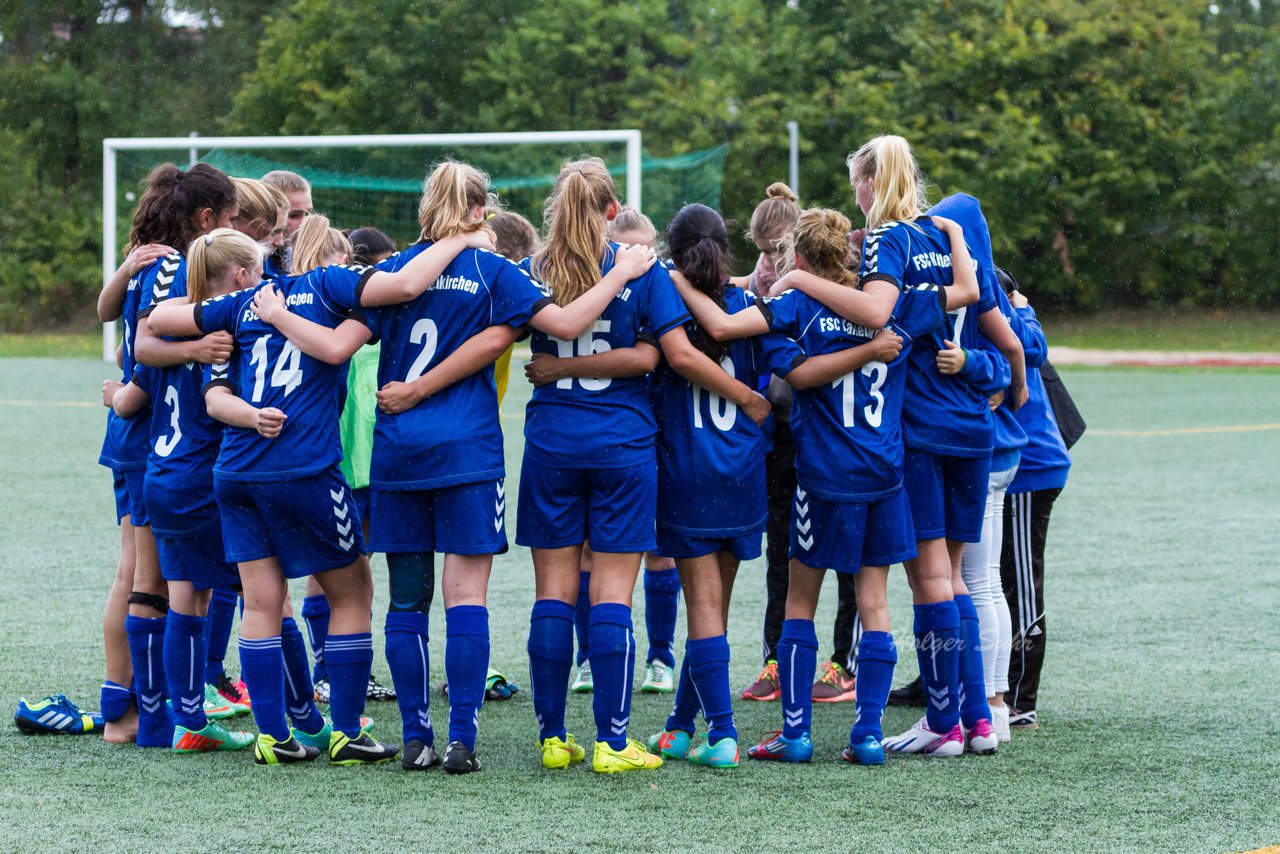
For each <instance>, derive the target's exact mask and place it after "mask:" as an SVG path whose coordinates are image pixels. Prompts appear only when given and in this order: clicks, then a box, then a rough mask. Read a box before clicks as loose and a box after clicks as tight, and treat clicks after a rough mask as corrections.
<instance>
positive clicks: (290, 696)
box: [249, 617, 324, 733]
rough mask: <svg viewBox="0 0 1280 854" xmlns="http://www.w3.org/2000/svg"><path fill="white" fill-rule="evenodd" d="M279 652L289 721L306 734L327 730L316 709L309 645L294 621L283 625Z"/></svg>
mask: <svg viewBox="0 0 1280 854" xmlns="http://www.w3.org/2000/svg"><path fill="white" fill-rule="evenodd" d="M280 652H281V653H282V654H283V655H284V702H285V711H286V712H288V714H289V720H291V721H293V725H294V726H296V727H297V728H298V729H300V730H302V731H303V732H308V733H316V732H319V731H320V730H322V729H324V718H323V717H322V716H321V714H320V710H319V709H318V708H316V695H315V688H314V686H313V685H312V684H311V667H310V662H309V661H308V659H307V645H306V643H305V642H303V640H302V632H301V631H299V629H298V623H297V621H296V620H294V619H293V617H285V618H284V619H283V620H281V621H280ZM249 696H250V697H252V696H253V695H252V694H250V695H249Z"/></svg>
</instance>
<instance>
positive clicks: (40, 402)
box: [0, 398, 106, 409]
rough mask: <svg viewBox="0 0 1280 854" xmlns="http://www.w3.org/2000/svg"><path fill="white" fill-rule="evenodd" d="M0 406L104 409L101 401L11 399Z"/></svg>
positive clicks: (0, 403) (1, 400)
mask: <svg viewBox="0 0 1280 854" xmlns="http://www.w3.org/2000/svg"><path fill="white" fill-rule="evenodd" d="M0 406H49V407H58V406H72V407H84V408H88V409H105V408H106V407H104V406H103V405H102V401H98V402H96V403H95V402H93V401H90V400H15V399H12V398H3V399H0Z"/></svg>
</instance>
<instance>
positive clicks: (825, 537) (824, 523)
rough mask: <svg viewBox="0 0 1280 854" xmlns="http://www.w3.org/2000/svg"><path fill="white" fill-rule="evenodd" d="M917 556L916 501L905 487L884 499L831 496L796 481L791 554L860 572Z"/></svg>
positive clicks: (820, 565) (825, 566)
mask: <svg viewBox="0 0 1280 854" xmlns="http://www.w3.org/2000/svg"><path fill="white" fill-rule="evenodd" d="M915 556H916V542H915V530H914V528H913V526H912V524H911V507H910V505H909V504H908V502H907V498H906V496H905V495H903V492H902V490H901V489H899V490H898V491H897V492H895V493H894V494H893V495H890V496H889V497H887V498H881V499H880V500H878V501H829V500H827V499H825V498H820V497H818V496H817V495H814V494H813V493H812V492H811V491H809V490H806V489H805V488H804V487H803V486H797V487H796V494H795V500H794V501H793V503H792V505H791V557H793V558H795V559H796V560H798V561H800V562H801V563H803V564H804V565H805V566H808V567H812V568H813V569H833V570H835V571H836V572H858V571H859V570H860V569H861V568H862V567H864V566H889V565H890V564H894V563H901V562H902V561H905V560H910V559H911V558H913V557H915Z"/></svg>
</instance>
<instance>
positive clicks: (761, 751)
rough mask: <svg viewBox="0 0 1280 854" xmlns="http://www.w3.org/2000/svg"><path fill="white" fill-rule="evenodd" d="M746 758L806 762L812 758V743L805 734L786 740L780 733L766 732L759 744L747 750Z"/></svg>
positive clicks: (807, 734)
mask: <svg viewBox="0 0 1280 854" xmlns="http://www.w3.org/2000/svg"><path fill="white" fill-rule="evenodd" d="M747 757H748V758H750V759H763V760H767V761H770V762H808V761H809V760H810V759H812V758H813V741H811V740H810V739H809V733H807V732H802V733H800V734H799V735H797V736H796V737H795V738H787V737H786V736H785V735H783V734H782V733H781V732H767V733H765V734H764V737H763V738H761V739H760V743H759V744H757V745H756V746H755V747H752V748H749V749H748V750H747Z"/></svg>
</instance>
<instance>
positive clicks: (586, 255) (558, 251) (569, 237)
mask: <svg viewBox="0 0 1280 854" xmlns="http://www.w3.org/2000/svg"><path fill="white" fill-rule="evenodd" d="M616 201H617V196H616V194H615V192H614V187H613V178H612V177H611V176H610V175H609V169H608V168H607V167H606V166H605V165H604V161H603V160H601V159H600V158H599V157H588V158H585V159H583V160H574V161H571V162H569V163H566V164H565V165H564V167H563V168H562V169H561V170H560V175H559V176H558V177H557V178H556V184H555V187H554V188H553V189H552V191H551V196H550V197H548V199H547V203H546V207H545V209H544V213H543V219H544V220H545V221H546V223H547V242H546V244H545V245H544V246H543V247H542V249H541V251H539V252H538V253H537V254H536V255H534V256H533V265H532V269H533V275H534V276H535V277H536V278H537V279H538V280H539V281H541V282H543V283H544V284H545V285H547V287H549V288H550V289H551V295H552V297H553V298H554V299H555V301H556V304H557V305H561V306H565V305H568V304H569V303H571V302H573V301H574V300H575V299H577V298H578V297H580V296H582V295H583V294H584V293H586V292H587V291H588V290H590V289H591V286H592V285H594V284H595V283H596V282H598V281H599V280H600V265H601V264H602V263H603V262H604V261H605V260H606V258H607V256H608V254H609V246H608V243H607V242H606V241H605V231H606V226H607V222H606V219H605V217H606V214H607V213H608V211H609V206H610V205H611V204H613V203H615V202H616Z"/></svg>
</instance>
